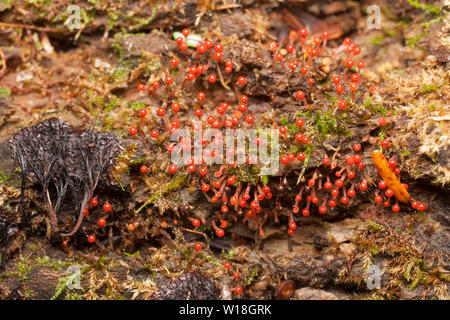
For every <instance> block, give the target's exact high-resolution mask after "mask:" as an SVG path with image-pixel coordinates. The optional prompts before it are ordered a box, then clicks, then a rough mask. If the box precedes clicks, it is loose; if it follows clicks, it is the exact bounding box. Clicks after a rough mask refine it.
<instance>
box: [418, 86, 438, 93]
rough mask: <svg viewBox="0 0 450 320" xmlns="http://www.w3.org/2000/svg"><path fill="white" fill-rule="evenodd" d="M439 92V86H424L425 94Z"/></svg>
mask: <svg viewBox="0 0 450 320" xmlns="http://www.w3.org/2000/svg"><path fill="white" fill-rule="evenodd" d="M437 90H439V87H438V86H422V91H423V92H425V93H430V92H435V91H437Z"/></svg>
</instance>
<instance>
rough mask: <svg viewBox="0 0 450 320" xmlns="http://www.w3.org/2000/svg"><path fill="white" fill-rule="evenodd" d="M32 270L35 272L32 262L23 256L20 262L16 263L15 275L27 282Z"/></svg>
mask: <svg viewBox="0 0 450 320" xmlns="http://www.w3.org/2000/svg"><path fill="white" fill-rule="evenodd" d="M31 270H33V267H32V266H31V264H30V262H29V261H28V260H26V259H25V258H24V257H23V256H22V255H21V256H20V258H19V261H18V262H17V263H16V270H15V271H14V272H13V273H14V275H15V276H16V277H18V278H20V279H21V280H22V281H26V280H28V274H29V273H30V272H31Z"/></svg>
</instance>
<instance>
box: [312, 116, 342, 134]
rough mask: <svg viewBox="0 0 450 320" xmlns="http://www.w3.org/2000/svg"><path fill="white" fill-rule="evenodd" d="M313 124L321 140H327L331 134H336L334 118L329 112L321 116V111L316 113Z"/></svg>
mask: <svg viewBox="0 0 450 320" xmlns="http://www.w3.org/2000/svg"><path fill="white" fill-rule="evenodd" d="M315 122H316V127H317V131H318V132H319V135H320V137H321V138H322V139H324V138H327V137H329V136H330V134H331V133H334V132H336V129H337V122H336V118H335V117H333V115H332V113H331V111H330V110H328V111H327V112H325V113H324V114H323V115H322V114H321V111H318V112H317V113H316V119H315Z"/></svg>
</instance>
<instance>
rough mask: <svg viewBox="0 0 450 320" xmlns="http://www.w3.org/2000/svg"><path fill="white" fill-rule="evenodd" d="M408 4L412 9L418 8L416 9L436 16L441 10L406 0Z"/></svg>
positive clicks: (414, 0) (415, 0)
mask: <svg viewBox="0 0 450 320" xmlns="http://www.w3.org/2000/svg"><path fill="white" fill-rule="evenodd" d="M408 2H409V4H410V5H412V6H413V7H415V8H418V9H423V10H425V12H428V13H432V14H436V15H439V14H441V10H440V9H439V8H437V7H435V6H432V5H430V4H424V3H420V2H419V1H417V0H408Z"/></svg>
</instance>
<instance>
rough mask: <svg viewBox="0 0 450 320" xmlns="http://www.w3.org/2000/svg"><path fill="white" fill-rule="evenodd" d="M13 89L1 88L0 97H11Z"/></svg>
mask: <svg viewBox="0 0 450 320" xmlns="http://www.w3.org/2000/svg"><path fill="white" fill-rule="evenodd" d="M10 96H11V90H10V89H9V88H0V98H3V99H9V97H10Z"/></svg>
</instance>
